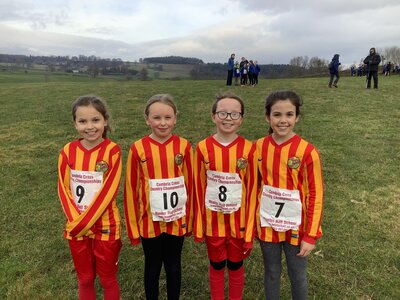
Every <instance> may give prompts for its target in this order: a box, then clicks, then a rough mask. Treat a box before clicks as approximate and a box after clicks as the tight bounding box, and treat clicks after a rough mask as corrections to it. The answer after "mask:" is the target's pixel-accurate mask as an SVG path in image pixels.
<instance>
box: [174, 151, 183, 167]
mask: <svg viewBox="0 0 400 300" xmlns="http://www.w3.org/2000/svg"><path fill="white" fill-rule="evenodd" d="M175 163H176V164H177V165H178V166H179V165H181V164H182V163H183V155H182V154H180V153H178V154H177V155H175Z"/></svg>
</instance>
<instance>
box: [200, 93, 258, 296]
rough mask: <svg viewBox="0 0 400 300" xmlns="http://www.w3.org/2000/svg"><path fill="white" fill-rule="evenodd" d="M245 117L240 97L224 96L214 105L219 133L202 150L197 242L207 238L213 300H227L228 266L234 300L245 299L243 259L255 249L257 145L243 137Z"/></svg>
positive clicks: (219, 97) (230, 291)
mask: <svg viewBox="0 0 400 300" xmlns="http://www.w3.org/2000/svg"><path fill="white" fill-rule="evenodd" d="M243 114H244V104H243V101H242V99H241V98H240V97H238V96H236V95H234V94H232V93H225V94H222V95H218V96H217V98H216V100H215V102H214V104H213V106H212V120H213V122H214V123H215V125H216V133H215V134H213V135H211V136H209V137H207V138H206V139H204V140H202V141H200V142H199V144H198V145H197V147H196V153H195V167H194V169H195V171H194V176H195V186H196V206H195V222H194V228H193V230H194V236H195V241H202V240H204V239H205V242H206V245H207V252H208V258H209V260H210V265H209V283H210V292H211V299H224V285H225V284H224V274H225V269H226V268H227V269H228V270H227V271H228V281H229V284H228V285H229V289H228V293H229V299H242V293H243V287H244V267H243V260H244V259H245V258H246V257H247V256H248V255H249V253H250V249H251V248H252V241H253V234H254V218H255V215H254V211H255V203H256V201H255V200H256V180H255V179H254V176H253V177H252V179H251V177H250V174H253V173H255V171H254V169H255V168H254V167H253V168H252V166H254V164H251V163H249V162H250V161H252V158H253V155H254V145H253V144H252V142H251V141H249V140H246V139H245V138H243V137H241V136H239V135H238V133H237V131H238V129H239V127H240V125H241V124H242V122H243ZM255 166H256V165H255ZM251 212H253V213H251Z"/></svg>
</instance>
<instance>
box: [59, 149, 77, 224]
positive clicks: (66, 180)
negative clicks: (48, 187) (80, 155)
mask: <svg viewBox="0 0 400 300" xmlns="http://www.w3.org/2000/svg"><path fill="white" fill-rule="evenodd" d="M70 173H71V169H70V168H69V165H68V158H67V155H66V154H65V151H64V149H63V150H62V151H61V153H60V155H59V157H58V184H57V185H58V197H59V199H60V201H61V205H62V208H63V210H64V214H65V216H66V217H67V221H69V222H72V221H73V220H74V219H76V218H77V217H79V215H80V212H79V209H78V207H77V206H76V204H75V202H74V200H73V198H72V194H71V188H70Z"/></svg>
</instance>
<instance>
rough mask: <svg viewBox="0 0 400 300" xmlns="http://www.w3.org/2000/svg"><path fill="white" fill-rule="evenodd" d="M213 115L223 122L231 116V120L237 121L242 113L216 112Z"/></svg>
mask: <svg viewBox="0 0 400 300" xmlns="http://www.w3.org/2000/svg"><path fill="white" fill-rule="evenodd" d="M215 114H216V115H217V116H218V118H220V119H221V120H225V119H226V118H227V117H228V116H231V119H232V120H238V119H239V118H240V117H241V116H242V113H240V112H237V111H233V112H230V113H228V112H226V111H217V112H215Z"/></svg>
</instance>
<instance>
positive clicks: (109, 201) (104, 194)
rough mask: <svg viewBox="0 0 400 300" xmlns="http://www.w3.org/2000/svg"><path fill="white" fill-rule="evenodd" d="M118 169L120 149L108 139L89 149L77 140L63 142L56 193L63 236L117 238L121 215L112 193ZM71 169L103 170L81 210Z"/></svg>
mask: <svg viewBox="0 0 400 300" xmlns="http://www.w3.org/2000/svg"><path fill="white" fill-rule="evenodd" d="M121 170H122V168H121V150H120V148H119V146H118V145H117V144H115V143H114V142H112V141H110V140H109V139H104V141H102V142H101V143H100V144H99V145H97V146H96V147H94V148H92V149H90V150H88V149H86V148H84V147H83V146H82V145H81V142H80V140H75V141H73V142H71V143H68V144H67V145H65V146H64V148H63V149H62V150H61V153H60V155H59V159H58V196H59V198H60V201H61V205H62V207H63V210H64V213H65V216H66V218H67V223H66V227H65V231H64V236H65V237H66V238H67V239H83V238H85V237H90V238H94V239H98V240H103V241H112V240H117V239H120V237H121V226H120V224H121V217H120V214H119V211H118V207H117V203H116V197H117V193H118V188H119V184H120V180H121ZM72 171H97V172H103V183H102V186H101V188H100V190H99V191H98V192H97V193H96V194H95V196H94V199H93V200H91V202H90V205H89V206H88V207H87V208H86V210H84V211H83V212H82V213H81V212H80V210H79V208H78V206H77V204H76V203H75V202H74V199H73V192H72V190H71V187H72V183H71V172H72Z"/></svg>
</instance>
